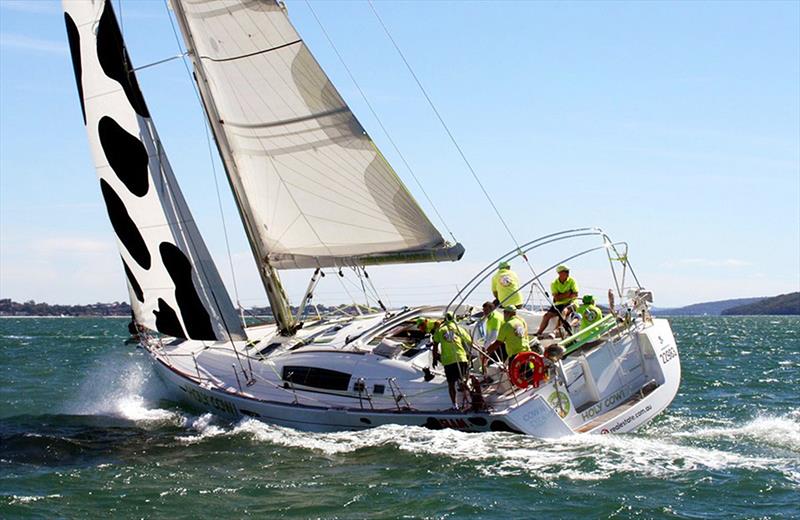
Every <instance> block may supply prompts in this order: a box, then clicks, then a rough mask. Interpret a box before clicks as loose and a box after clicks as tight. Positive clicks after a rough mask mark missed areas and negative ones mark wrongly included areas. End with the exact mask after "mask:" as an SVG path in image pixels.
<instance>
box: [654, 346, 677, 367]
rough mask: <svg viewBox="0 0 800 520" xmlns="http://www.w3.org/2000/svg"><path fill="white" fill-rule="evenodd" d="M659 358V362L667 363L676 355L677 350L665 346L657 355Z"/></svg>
mask: <svg viewBox="0 0 800 520" xmlns="http://www.w3.org/2000/svg"><path fill="white" fill-rule="evenodd" d="M658 356H659V357H660V358H661V363H663V364H665V365H666V364H667V363H669V362H670V361H672V360H673V359H675V358H676V357H678V352H677V351H676V350H675V347H672V346H670V347H667V348H666V349H664V350H663V351H661V353H660V354H659V355H658Z"/></svg>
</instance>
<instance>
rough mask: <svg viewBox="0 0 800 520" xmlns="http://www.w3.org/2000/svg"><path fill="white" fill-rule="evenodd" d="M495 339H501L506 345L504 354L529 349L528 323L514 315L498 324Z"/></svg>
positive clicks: (517, 352) (510, 354)
mask: <svg viewBox="0 0 800 520" xmlns="http://www.w3.org/2000/svg"><path fill="white" fill-rule="evenodd" d="M497 341H502V342H503V343H504V344H505V346H506V354H507V355H508V356H509V357H511V356H513V355H514V354H519V353H520V352H525V351H528V350H530V348H529V347H528V324H527V323H525V320H523V319H522V318H520V317H518V316H514V317H513V318H511V319H510V320H508V321H507V322H505V323H503V324H502V325H501V326H500V332H498V333H497Z"/></svg>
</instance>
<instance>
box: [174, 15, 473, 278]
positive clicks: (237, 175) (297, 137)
mask: <svg viewBox="0 0 800 520" xmlns="http://www.w3.org/2000/svg"><path fill="white" fill-rule="evenodd" d="M173 2H174V4H175V5H174V7H175V11H176V15H177V16H176V18H177V20H178V23H179V26H180V27H181V30H182V32H183V33H184V38H185V41H186V42H187V47H188V49H189V52H190V55H191V56H192V60H193V62H194V65H195V69H196V71H197V73H198V76H199V79H198V81H199V82H200V83H201V89H200V90H201V94H202V96H203V98H204V102H205V104H206V107H207V109H210V110H209V116H210V118H212V121H211V122H212V127H213V129H214V132H215V136H216V137H217V139H218V142H219V143H220V147H221V148H224V149H225V150H223V153H222V155H223V162H226V163H229V164H227V168H226V170H227V172H228V174H229V176H231V177H233V178H232V179H231V184H232V186H233V187H234V195H235V196H236V198H237V202H238V204H239V207H240V213H242V216H243V220H245V226H246V228H248V229H249V235H250V238H251V241H255V242H256V244H254V252H255V253H256V256H257V260H258V261H259V262H266V263H268V264H269V266H270V268H285V269H289V268H300V267H317V266H320V265H349V264H350V263H351V262H358V261H360V259H365V260H366V259H369V262H370V263H375V262H385V263H390V262H395V261H400V262H402V261H405V260H404V259H405V258H409V259H411V260H410V261H445V260H448V261H450V260H457V259H458V258H460V254H455V253H454V252H455V251H458V249H459V248H455V249H454V248H453V247H452V246H450V244H448V243H446V242H445V240H444V239H443V238H442V235H441V234H440V233H439V231H438V230H437V229H436V228H435V227H434V226H433V225H432V224H431V222H430V221H429V219H428V218H427V216H426V215H425V214H424V212H423V211H422V209H421V208H420V207H419V205H418V204H417V202H416V200H414V198H413V196H412V195H411V193H410V192H409V191H408V189H407V188H406V186H405V185H404V184H403V182H402V181H401V180H400V178H399V177H398V176H397V174H396V173H395V171H394V170H393V169H392V167H391V166H390V165H389V163H388V162H387V161H386V159H385V158H384V157H383V155H382V154H381V153H380V151H379V150H378V149H377V147H376V146H375V144H374V143H373V141H372V140H371V139H370V137H369V136H368V135H367V133H366V131H365V130H364V128H363V127H362V126H361V124H360V123H359V121H358V119H357V118H356V117H355V116H354V115H353V113H352V111H351V110H350V108H349V107H348V106H347V103H346V102H345V101H344V99H343V98H342V97H341V95H340V94H339V92H338V91H337V90H336V88H335V87H334V86H333V84H332V83H331V82H330V80H329V79H328V77H327V76H326V74H325V73H324V72H323V70H322V69H321V68H320V66H319V64H318V63H317V61H316V59H315V58H314V57H313V55H312V54H311V52H310V51H309V50H308V47H307V46H306V44H305V43H304V42H303V40H302V38H301V37H300V35H299V34H298V33H297V31H296V30H295V28H294V27H293V26H292V24H291V22H290V21H289V18H288V16H287V14H286V11H285V9H284V8H283V6H282V5H281V4H279V3H278V2H275V1H273V0H173ZM459 247H460V246H459ZM461 252H463V249H461ZM298 259H302V260H301V261H300V260H298Z"/></svg>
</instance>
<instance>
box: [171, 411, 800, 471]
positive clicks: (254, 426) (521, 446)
mask: <svg viewBox="0 0 800 520" xmlns="http://www.w3.org/2000/svg"><path fill="white" fill-rule="evenodd" d="M786 421H790V422H791V421H793V419H789V418H777V419H775V420H772V421H770V420H756V421H753V423H755V424H750V423H748V424H746V425H743V426H740V427H738V428H731V429H729V430H725V431H723V430H724V429H717V430H719V431H717V432H716V433H713V430H714V429H709V428H704V429H700V430H697V431H695V432H690V433H688V434H686V436H688V437H693V438H703V437H705V436H712V435H721V434H722V435H736V434H735V433H734V430H741V431H743V432H748V433H746V434H747V435H762V434H764V435H766V431H767V430H768V429H769V428H770V427H774V425H775V424H776V422H777V423H778V424H782V425H783V426H784V427H787V429H788V428H791V427H794V428H795V430H796V428H797V423H796V422H794V423H793V424H794V426H789V425H787V424H785V422H786ZM188 426H189V428H190V430H191V432H189V433H188V435H187V434H183V435H179V436H178V437H177V440H178V441H179V442H181V443H183V444H195V443H202V442H204V441H207V440H209V439H214V438H218V437H225V438H242V439H249V440H251V441H252V442H255V443H257V444H270V445H275V446H281V447H286V448H293V449H301V450H310V451H316V452H319V453H321V454H323V455H327V456H331V455H346V454H350V453H354V452H357V451H359V450H365V449H377V448H389V449H394V450H399V451H402V452H405V453H410V454H413V455H416V456H420V455H424V456H435V457H445V458H450V459H454V460H457V461H460V462H463V463H469V464H473V465H475V466H476V469H477V470H478V471H480V472H481V473H483V474H486V475H495V476H503V475H520V474H524V475H528V476H532V477H536V476H543V475H546V476H547V478H566V479H570V480H602V479H606V478H609V477H611V476H613V475H616V474H634V475H644V476H648V477H656V478H665V477H679V476H681V475H685V474H687V473H690V472H694V471H701V470H711V471H724V470H734V469H748V470H754V469H757V470H765V471H778V472H780V473H782V474H783V475H784V476H785V477H786V478H788V479H789V480H791V481H793V482H800V461H798V460H797V459H796V458H792V457H786V456H780V455H763V454H758V453H748V452H747V451H746V450H742V451H738V450H736V451H734V450H726V449H719V448H710V447H706V446H700V445H696V444H694V443H692V442H687V440H686V439H684V438H683V437H684V434H678V433H674V432H673V433H672V434H667V435H664V434H662V433H657V434H655V435H648V434H624V435H575V436H572V437H567V438H564V439H559V440H558V441H555V442H554V441H541V440H538V439H531V438H529V437H524V436H521V435H514V434H508V433H499V432H493V433H479V434H475V433H464V432H458V431H454V430H438V431H434V430H428V429H425V428H420V427H407V426H399V425H389V426H381V427H379V428H374V429H370V430H365V431H358V432H337V433H322V434H320V433H308V432H301V431H298V430H294V429H291V428H285V427H280V426H274V425H269V424H265V423H262V422H260V421H258V420H255V419H250V418H247V419H243V420H242V421H240V422H238V423H236V424H233V425H230V426H229V427H227V428H226V427H224V426H221V425H219V424H215V423H214V420H213V416H211V415H210V414H207V415H205V416H202V417H200V418H198V419H197V420H195V421H194V422H192V423H191V424H189V425H188ZM756 432H762V433H756ZM783 433H786V432H785V431H784V432H783ZM794 433H795V434H796V431H795V432H794ZM769 435H772V434H769ZM775 435H776V437H777V436H780V435H781V433H775ZM792 442H793V441H792Z"/></svg>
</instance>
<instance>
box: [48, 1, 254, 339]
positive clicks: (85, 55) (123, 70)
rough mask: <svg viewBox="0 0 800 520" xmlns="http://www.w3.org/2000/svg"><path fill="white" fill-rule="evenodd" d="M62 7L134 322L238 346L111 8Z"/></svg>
mask: <svg viewBox="0 0 800 520" xmlns="http://www.w3.org/2000/svg"><path fill="white" fill-rule="evenodd" d="M63 5H64V20H65V23H66V26H67V36H68V38H69V46H70V51H71V53H72V64H73V68H74V71H75V79H76V81H77V85H78V93H79V95H80V99H81V110H82V113H83V120H84V123H85V124H86V131H87V133H88V134H89V142H90V145H91V149H92V154H93V156H94V160H95V165H96V169H97V176H98V178H99V180H100V189H101V192H102V195H103V199H104V201H105V205H106V209H107V211H108V216H109V219H110V220H111V224H112V227H113V228H114V232H115V233H116V235H117V241H118V245H119V249H120V255H121V257H122V263H123V266H124V269H125V274H126V276H127V280H128V288H129V292H130V295H131V306H132V308H133V311H134V315H135V318H136V321H137V322H138V323H140V324H141V325H143V326H145V327H147V328H149V329H151V330H156V331H159V332H161V333H164V334H167V335H170V336H175V337H179V338H191V339H198V340H225V339H244V338H245V333H244V330H243V329H242V325H241V323H240V321H239V317H238V316H237V314H236V310H235V309H234V307H233V304H232V303H231V301H230V298H229V296H228V293H227V292H226V291H225V287H224V285H223V283H222V280H221V279H220V277H219V273H218V272H217V269H216V266H215V265H214V262H213V260H212V259H211V256H210V255H209V253H208V250H207V249H206V246H205V244H204V243H203V240H202V238H201V236H200V233H199V232H198V230H197V226H196V225H195V222H194V220H193V219H192V216H191V213H190V212H189V208H188V206H187V205H186V201H185V200H184V198H183V195H182V194H181V192H180V189H179V187H178V183H177V181H176V179H175V177H174V175H173V173H172V169H171V168H170V165H169V163H168V162H167V158H166V156H165V154H164V150H163V149H162V146H161V142H160V141H159V138H158V134H156V130H155V126H154V125H153V121H152V119H150V114H149V112H148V110H147V106H146V104H145V102H144V98H143V97H142V94H141V92H140V90H139V85H138V83H137V81H136V76H135V75H134V73H133V71H132V66H131V63H130V59H129V57H128V53H127V51H126V50H125V46H124V43H123V40H122V35H121V34H120V31H119V26H118V25H117V20H116V17H115V16H114V12H113V9H112V6H111V2H110V1H107V0H100V1H96V2H88V1H86V0H64V2H63Z"/></svg>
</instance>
